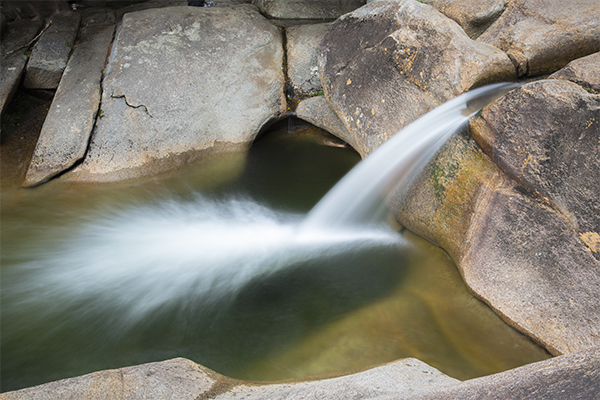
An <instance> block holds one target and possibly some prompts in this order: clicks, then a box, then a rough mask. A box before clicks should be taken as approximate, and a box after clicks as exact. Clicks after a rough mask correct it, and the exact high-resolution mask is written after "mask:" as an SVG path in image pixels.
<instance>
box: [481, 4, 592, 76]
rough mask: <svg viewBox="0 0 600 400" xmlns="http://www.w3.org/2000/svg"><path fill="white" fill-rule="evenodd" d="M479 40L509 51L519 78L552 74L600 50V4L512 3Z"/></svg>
mask: <svg viewBox="0 0 600 400" xmlns="http://www.w3.org/2000/svg"><path fill="white" fill-rule="evenodd" d="M477 40H478V41H480V42H482V43H487V44H489V45H492V46H495V47H497V48H499V49H501V50H503V51H505V52H506V53H507V54H508V55H509V56H510V58H511V60H512V61H513V63H514V64H515V67H516V68H517V71H518V74H519V76H537V75H544V74H549V73H552V72H554V71H556V70H558V69H560V68H562V67H564V66H565V65H567V64H568V63H569V62H570V61H572V60H574V59H576V58H580V57H583V56H586V55H588V54H591V53H595V52H597V51H600V3H599V2H598V1H597V0H581V1H576V2H571V1H562V0H512V1H510V2H508V3H507V6H506V10H505V11H504V13H503V14H502V15H501V16H500V17H499V18H498V20H496V22H495V23H494V24H492V25H491V26H490V27H489V28H488V29H487V30H486V31H485V32H484V33H483V34H482V35H481V36H479V38H478V39H477Z"/></svg>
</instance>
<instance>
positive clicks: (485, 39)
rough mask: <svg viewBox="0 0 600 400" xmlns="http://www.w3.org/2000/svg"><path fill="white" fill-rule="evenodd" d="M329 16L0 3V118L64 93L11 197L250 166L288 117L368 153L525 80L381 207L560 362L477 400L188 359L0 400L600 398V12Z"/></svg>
mask: <svg viewBox="0 0 600 400" xmlns="http://www.w3.org/2000/svg"><path fill="white" fill-rule="evenodd" d="M83 3H84V5H85V3H86V2H83ZM92 3H93V2H92ZM100 3H102V2H100ZM188 3H189V4H188ZM326 3H327V6H324V4H326ZM329 3H330V2H317V1H311V0H296V1H293V0H289V1H285V0H275V1H258V0H255V1H249V0H248V1H242V0H223V1H219V0H214V1H211V2H203V1H200V2H195V1H189V2H188V1H146V2H138V3H137V4H134V5H132V6H130V7H124V8H119V9H118V10H115V9H111V8H110V7H83V8H80V9H75V10H71V9H57V10H54V11H53V12H49V13H48V15H41V16H39V15H37V16H36V15H21V16H19V18H17V17H15V14H14V13H13V14H11V12H12V11H11V10H9V9H8V7H6V8H5V6H4V5H3V9H2V10H3V14H2V49H1V53H2V65H1V70H2V76H1V78H0V111H1V112H2V113H4V112H5V110H6V108H7V105H8V104H9V103H10V101H11V99H12V98H13V96H14V94H15V92H16V91H17V90H18V89H19V87H22V88H24V89H23V90H32V91H43V92H42V93H46V95H48V93H50V95H52V96H53V100H52V105H51V107H50V109H49V112H48V115H47V117H46V120H45V123H44V126H43V128H42V130H41V133H40V137H39V139H38V142H37V146H36V148H35V151H34V154H33V156H32V160H31V162H30V165H29V168H28V171H27V173H26V176H25V179H24V180H23V182H20V183H21V184H22V186H25V187H35V186H38V185H40V184H44V183H45V182H47V181H49V180H53V179H57V180H62V181H77V182H91V183H94V182H107V181H121V180H127V179H132V178H138V177H143V176H152V175H156V174H159V173H163V172H165V171H169V170H173V169H176V168H178V167H180V166H182V165H184V164H186V163H189V162H191V161H193V160H196V159H199V158H202V157H205V156H207V155H210V154H213V153H220V152H243V151H245V150H246V149H247V148H248V147H249V146H250V145H251V144H252V142H253V141H254V139H255V138H256V137H257V136H258V135H259V133H260V132H261V131H262V130H263V129H264V128H265V127H266V126H268V125H269V124H271V123H273V122H275V121H278V120H281V119H283V118H285V117H288V116H295V117H299V118H301V119H303V120H306V121H308V122H311V123H313V124H314V125H317V126H319V127H322V128H324V129H326V130H328V131H329V132H331V133H332V134H334V135H336V136H338V137H339V138H340V139H342V140H343V141H345V142H347V143H348V144H349V145H350V146H352V147H353V148H354V149H355V150H356V151H357V152H358V153H359V154H360V155H361V156H362V157H368V156H369V155H370V154H371V153H372V152H374V151H376V149H377V148H378V147H379V146H380V145H381V144H382V143H384V142H385V141H386V140H388V139H389V138H390V137H392V136H394V135H395V134H396V133H397V132H398V131H400V130H401V129H402V128H404V127H406V126H408V125H409V124H410V123H411V122H413V121H414V120H416V119H417V118H419V117H420V116H422V115H424V114H425V113H427V112H428V111H430V110H432V109H433V108H435V107H437V106H439V105H440V104H442V103H444V102H446V101H448V100H450V99H452V98H454V97H456V96H458V95H460V94H461V93H463V92H465V91H468V90H470V89H473V88H476V87H479V86H483V85H486V84H490V83H497V82H504V81H515V82H518V81H520V82H521V83H522V85H521V86H520V87H519V88H517V89H515V90H513V91H511V92H510V93H508V94H507V95H506V96H504V97H503V98H500V99H498V100H497V101H495V102H493V103H491V104H490V105H488V106H487V107H485V108H484V109H483V110H482V112H480V113H478V114H477V115H476V116H475V117H473V118H471V120H470V123H469V126H468V127H466V128H464V129H463V130H461V131H460V132H458V133H456V134H455V135H454V136H453V137H452V138H451V139H450V140H449V141H448V142H447V143H446V144H445V145H444V147H443V148H442V149H441V151H440V152H438V154H436V156H435V157H434V158H433V160H432V161H431V162H430V163H429V164H428V166H427V167H426V168H425V169H424V170H423V171H422V172H421V173H420V175H419V176H417V177H416V181H415V183H414V184H413V185H412V186H411V187H410V188H407V189H405V190H402V191H399V192H398V193H397V194H396V196H395V198H394V200H393V201H392V202H391V204H390V207H391V209H392V210H393V212H394V214H395V216H396V218H397V220H398V221H399V222H400V223H401V224H402V225H403V226H405V227H406V228H408V229H410V230H411V231H413V232H415V233H417V234H419V235H421V236H423V237H425V238H427V239H429V240H431V241H433V242H434V243H436V244H438V245H440V246H441V247H442V248H444V249H445V250H446V251H447V252H448V254H450V256H451V257H452V258H453V260H454V261H455V262H456V264H457V266H458V268H459V270H460V272H461V274H462V276H463V278H464V280H465V282H466V284H467V285H468V287H469V288H470V289H471V290H472V292H473V293H474V295H475V296H477V297H478V298H479V299H481V300H482V301H484V302H485V303H487V304H488V305H489V306H490V307H491V308H492V309H493V310H494V311H495V312H496V313H497V314H498V315H500V316H501V317H502V318H503V319H504V320H505V321H506V322H507V323H508V324H510V325H511V326H513V327H514V328H516V329H517V330H519V331H520V332H522V333H524V334H526V335H527V336H529V337H531V338H532V339H534V340H535V341H537V342H538V343H539V344H541V345H542V346H544V347H545V348H546V349H547V350H548V351H549V352H550V353H551V354H553V355H554V356H556V357H555V358H552V359H550V360H546V361H543V362H540V363H536V364H532V365H528V366H524V367H521V368H517V369H515V370H510V371H506V372H504V373H501V374H497V375H493V376H488V377H483V378H478V379H473V380H469V381H465V382H458V381H457V380H455V379H453V378H450V377H447V376H445V375H443V374H441V373H440V372H439V371H437V370H435V369H433V368H432V367H430V366H428V365H426V364H424V363H422V362H420V361H418V360H414V359H405V360H400V361H397V362H394V363H391V364H388V365H385V366H380V367H378V368H374V369H371V370H368V371H363V372H360V373H357V374H353V375H348V376H345V377H337V378H333V379H328V380H316V381H309V382H296V383H279V384H273V385H254V384H250V383H247V382H241V381H235V380H232V379H229V378H226V377H222V376H220V375H218V374H216V373H215V372H213V371H210V370H208V369H206V368H204V367H202V366H199V365H197V364H194V363H193V362H191V361H188V360H184V359H176V360H170V361H165V362H162V363H154V364H147V365H142V366H134V367H130V368H124V369H121V370H109V371H102V372H96V373H94V374H91V375H86V376H82V377H78V378H72V379H68V380H64V381H59V382H54V383H49V384H46V385H42V386H39V387H35V388H29V389H24V390H20V391H16V392H10V393H5V394H2V395H0V398H2V399H7V400H8V399H25V398H40V399H46V398H48V399H50V398H58V397H64V398H82V399H87V398H89V399H91V398H97V397H95V396H97V395H102V396H104V398H120V397H123V396H129V397H128V398H136V399H137V398H140V399H141V398H146V397H148V398H161V399H162V398H178V399H184V398H190V399H192V398H194V399H199V398H223V399H226V398H234V397H236V396H246V397H248V398H306V397H311V396H313V397H318V398H378V399H379V398H381V399H384V398H385V399H387V398H423V399H435V398H463V397H464V398H467V397H478V398H490V397H494V398H496V397H502V398H533V397H536V396H537V397H547V398H592V397H593V396H594V395H595V394H597V393H598V392H600V383H599V382H600V376H599V372H598V371H600V353H599V350H598V349H599V348H600V217H599V216H600V200H599V199H600V181H599V179H598V177H599V176H600V3H598V1H596V0H584V1H579V2H573V3H572V4H571V3H569V2H564V1H559V0H546V1H542V0H539V1H538V0H511V1H502V0H489V1H476V0H455V1H453V0H422V1H417V0H374V1H332V2H331V4H329ZM194 5H195V6H194ZM9 11H10V12H9ZM32 190H35V189H32ZM489 393H495V395H494V396H491V395H490V394H489ZM532 393H537V395H535V396H534V395H532ZM59 394H60V395H59ZM486 396H488V397H486Z"/></svg>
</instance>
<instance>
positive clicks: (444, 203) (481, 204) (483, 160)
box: [392, 80, 600, 355]
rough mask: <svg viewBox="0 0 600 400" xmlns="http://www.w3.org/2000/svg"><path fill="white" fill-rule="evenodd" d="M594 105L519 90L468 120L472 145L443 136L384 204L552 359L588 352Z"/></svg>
mask: <svg viewBox="0 0 600 400" xmlns="http://www.w3.org/2000/svg"><path fill="white" fill-rule="evenodd" d="M598 101H599V97H598V95H594V94H590V93H589V92H587V91H585V90H583V89H581V88H579V87H578V86H577V85H575V84H573V83H571V82H567V81H557V80H547V81H539V82H534V83H530V84H527V85H524V86H522V87H521V88H519V89H516V90H514V91H512V92H510V93H508V94H507V95H506V96H505V97H504V98H501V99H499V100H497V101H496V102H494V103H492V104H491V105H489V106H487V107H486V108H484V109H483V111H482V113H481V116H479V117H476V118H473V119H472V120H471V122H470V127H469V134H470V136H473V137H474V138H475V139H476V140H477V142H478V143H479V144H480V145H481V147H480V146H479V145H477V143H476V142H475V141H474V140H473V139H472V138H471V137H470V136H469V135H467V134H466V133H462V134H457V135H454V136H453V137H452V138H451V139H450V140H449V141H448V142H447V143H446V144H445V145H444V146H443V147H442V149H441V151H440V152H439V153H438V154H437V155H436V156H435V157H434V158H433V159H432V161H431V162H430V163H429V165H428V166H427V168H426V169H425V170H424V171H423V172H422V173H421V174H420V175H419V176H418V177H417V180H416V182H415V184H413V185H412V187H411V188H410V189H409V190H408V191H407V193H404V194H398V196H397V198H396V199H395V201H394V202H393V204H392V207H393V208H394V209H395V211H396V215H397V217H398V219H399V221H400V222H401V223H402V224H403V225H404V226H406V227H408V228H409V229H411V230H413V231H415V232H417V233H419V234H421V235H423V236H425V237H427V238H429V239H430V240H433V241H434V242H436V243H438V244H439V245H441V246H442V247H444V249H446V250H447V251H448V252H449V253H450V255H451V256H452V258H453V259H454V260H455V261H456V262H457V265H458V267H459V269H460V270H461V273H462V275H463V277H464V279H465V282H466V283H467V285H468V286H469V287H470V289H471V290H472V291H473V293H474V294H475V295H476V296H477V297H479V298H480V299H482V300H483V301H485V302H486V303H488V304H489V305H490V306H491V307H492V308H493V309H494V310H495V311H496V312H497V313H498V314H499V315H500V316H502V317H503V318H504V319H505V320H506V321H507V322H508V323H509V324H511V325H512V326H514V327H516V328H517V329H519V330H520V331H521V332H524V333H526V334H527V335H528V336H530V337H532V338H534V339H535V340H537V341H538V342H539V343H541V344H543V345H544V346H545V347H546V349H548V350H549V351H550V352H551V353H553V354H555V355H557V354H565V353H571V352H575V351H579V350H583V349H586V348H590V347H594V346H599V345H600V329H599V328H598V327H600V317H599V316H600V304H599V303H598V301H597V298H598V293H600V261H599V260H598V252H597V243H598V237H597V233H598V230H597V227H598V222H597V221H598V219H597V211H596V210H597V208H598V201H597V196H595V195H594V193H596V194H597V193H598V186H597V185H598V183H597V182H596V179H595V178H596V177H597V176H598V160H599V159H600V157H599V156H598V155H599V154H600V148H599V147H598V146H599V144H600V143H599V142H598V137H600V133H599V131H598V124H597V122H595V120H594V118H596V119H597V117H595V116H597V115H598ZM590 122H591V123H590ZM481 148H483V151H482V150H481ZM484 152H485V153H484Z"/></svg>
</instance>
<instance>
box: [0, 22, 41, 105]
mask: <svg viewBox="0 0 600 400" xmlns="http://www.w3.org/2000/svg"><path fill="white" fill-rule="evenodd" d="M6 26H7V30H8V33H7V34H6V35H5V36H4V37H3V38H2V45H1V46H0V54H1V55H2V59H1V60H0V72H1V74H0V114H1V113H2V112H4V107H6V105H7V104H8V103H9V102H10V100H11V99H12V97H13V96H14V94H15V92H16V91H17V89H18V87H19V83H20V81H21V76H22V74H23V69H24V68H25V64H26V63H27V58H28V57H27V54H26V52H27V51H28V50H29V47H28V46H27V47H23V46H25V45H26V44H27V43H29V42H30V41H31V40H32V39H33V38H34V37H35V35H36V34H37V33H38V32H39V30H40V28H41V26H42V22H41V21H31V20H28V19H21V20H19V21H16V22H13V23H10V24H6Z"/></svg>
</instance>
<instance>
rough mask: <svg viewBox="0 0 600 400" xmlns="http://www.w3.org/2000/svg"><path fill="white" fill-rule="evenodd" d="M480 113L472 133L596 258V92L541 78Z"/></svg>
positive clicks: (599, 103) (599, 208) (599, 228)
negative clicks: (551, 210) (555, 214)
mask: <svg viewBox="0 0 600 400" xmlns="http://www.w3.org/2000/svg"><path fill="white" fill-rule="evenodd" d="M481 118H482V119H483V121H485V122H483V121H477V122H475V123H474V124H475V126H476V128H477V129H474V130H473V135H474V137H475V140H476V141H477V142H478V143H479V144H480V146H481V147H482V148H483V149H484V151H485V152H486V153H487V154H488V155H489V156H490V157H491V158H492V160H494V162H495V163H496V164H497V165H498V166H499V167H500V169H501V170H502V171H503V172H504V173H505V174H506V175H508V176H509V177H510V178H511V179H512V180H514V181H515V182H516V183H517V184H518V185H520V186H521V187H523V188H525V190H526V191H527V192H528V193H529V194H530V197H532V198H538V199H540V200H542V201H543V202H546V203H549V205H550V206H551V207H552V208H554V209H556V210H557V211H558V212H560V213H561V214H562V215H563V216H564V218H566V219H567V220H568V223H569V224H570V225H571V226H572V227H573V230H575V232H576V233H577V235H578V236H579V237H580V238H581V240H583V242H584V243H586V245H587V246H588V247H589V249H590V251H591V252H592V254H594V255H595V256H596V257H597V258H598V260H600V200H599V199H598V194H599V193H600V180H599V179H598V177H600V157H598V156H599V155H600V96H598V95H594V94H591V93H588V92H587V91H585V90H583V89H582V88H581V87H579V86H577V85H575V84H573V83H570V82H566V81H554V80H545V81H540V82H536V83H531V84H528V85H526V86H523V87H522V88H521V89H520V90H517V91H514V92H512V93H511V94H510V95H508V96H506V97H504V98H502V99H500V100H498V101H496V102H494V103H493V104H492V105H490V106H488V107H487V108H486V109H485V111H484V112H483V113H482V115H481ZM594 238H595V239H594Z"/></svg>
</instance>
